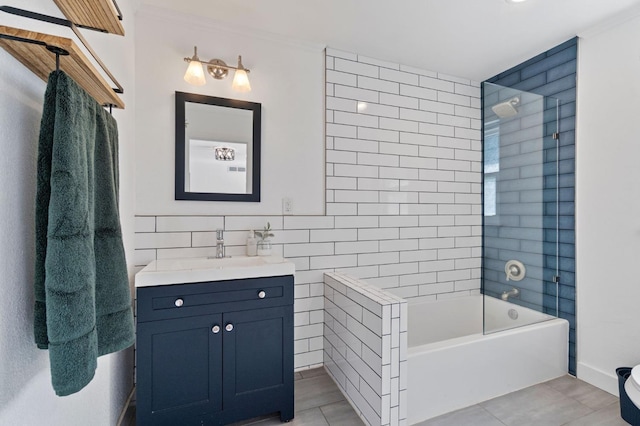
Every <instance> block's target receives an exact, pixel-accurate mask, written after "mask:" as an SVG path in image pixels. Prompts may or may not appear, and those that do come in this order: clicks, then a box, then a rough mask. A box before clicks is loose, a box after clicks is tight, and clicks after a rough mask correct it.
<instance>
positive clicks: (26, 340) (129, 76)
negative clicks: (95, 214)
mask: <svg viewBox="0 0 640 426" xmlns="http://www.w3.org/2000/svg"><path fill="white" fill-rule="evenodd" d="M5 4H10V5H12V6H16V7H22V8H24V7H27V8H28V9H30V10H33V11H37V12H40V13H45V14H50V15H56V16H61V14H60V12H59V11H58V10H57V8H56V6H55V5H54V3H53V2H50V1H48V0H37V1H30V2H29V5H28V6H25V5H24V2H21V1H9V2H5ZM120 7H121V8H122V10H123V13H124V15H125V21H124V24H125V28H126V31H127V37H125V38H121V37H118V36H114V35H103V34H97V33H96V34H89V33H87V32H85V35H86V37H87V38H88V39H89V40H90V43H91V45H92V47H93V48H94V49H95V50H96V51H97V52H98V53H99V54H100V56H101V58H102V59H103V61H104V62H105V63H106V64H107V66H108V67H109V69H110V70H111V72H112V73H113V74H114V75H115V76H116V78H118V80H119V81H120V83H121V84H122V85H123V86H124V88H125V94H124V96H123V99H124V102H125V103H126V104H127V106H128V108H127V109H126V110H124V111H114V116H115V117H116V119H117V120H118V124H119V133H120V187H121V191H120V212H121V219H122V228H123V235H124V240H125V250H126V252H127V257H128V259H130V258H131V256H130V254H131V253H132V243H133V241H132V235H133V196H134V192H133V186H134V185H133V163H134V159H133V126H134V117H133V113H134V108H133V102H134V97H133V95H134V91H133V26H132V24H133V19H132V18H133V10H132V7H131V6H130V5H129V4H128V3H127V2H121V4H120ZM127 18H128V19H127ZM2 23H3V25H9V26H15V27H18V28H24V29H29V30H35V31H40V32H46V33H50V34H57V35H62V36H65V37H70V38H73V35H72V33H71V31H69V30H68V29H65V28H63V27H56V26H53V25H50V24H44V23H39V22H36V21H32V20H27V19H24V18H18V17H13V16H10V15H7V14H3V22H2ZM62 60H63V61H64V59H62ZM0 64H2V66H0V87H2V90H0V149H1V150H2V152H3V155H2V156H0V187H1V188H2V191H0V206H1V208H0V271H2V292H3V295H4V297H2V298H1V299H0V382H2V384H1V385H0V424H3V425H36V424H46V425H52V426H56V425H65V426H66V425H74V426H75V425H88V424H91V425H105V426H107V425H108V426H112V425H114V424H116V422H117V420H118V416H119V414H120V412H121V409H122V408H123V406H124V404H125V402H126V399H127V396H128V394H129V392H130V390H131V388H132V380H133V376H132V363H133V357H132V351H131V350H128V351H121V352H119V353H117V354H113V355H107V356H104V357H101V358H99V360H98V370H97V371H96V376H95V378H94V379H93V381H92V382H91V383H90V384H89V385H88V386H87V387H86V388H85V389H83V390H82V391H80V392H79V393H76V394H74V395H71V396H68V397H62V398H61V397H58V396H56V395H55V393H54V391H53V388H52V386H51V377H50V369H49V358H48V352H47V351H43V350H40V349H37V348H36V346H35V343H34V338H33V303H34V297H33V269H34V262H35V260H34V249H35V247H34V240H35V236H34V208H35V187H36V157H37V145H38V133H39V129H40V118H41V115H42V104H43V97H44V90H45V83H44V82H43V81H42V80H40V79H39V78H38V77H36V76H35V75H34V74H32V73H31V72H30V71H28V70H27V68H25V67H24V66H23V65H21V64H20V63H19V62H17V61H16V60H15V59H13V57H12V56H10V55H9V54H8V53H6V52H5V51H4V50H0ZM129 263H131V262H129Z"/></svg>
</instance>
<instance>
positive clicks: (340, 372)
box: [324, 273, 408, 426]
mask: <svg viewBox="0 0 640 426" xmlns="http://www.w3.org/2000/svg"><path fill="white" fill-rule="evenodd" d="M324 284H325V285H324V306H325V308H324V365H325V368H326V369H327V371H328V372H329V374H330V375H331V376H332V377H333V379H334V380H335V382H336V383H337V384H338V386H339V387H340V388H341V390H342V392H343V393H344V395H345V396H346V397H347V398H348V399H349V401H350V402H351V404H352V405H353V407H354V408H355V409H356V411H357V412H358V414H359V415H360V417H361V418H362V420H363V421H364V422H365V423H366V424H369V425H372V426H373V425H391V426H397V425H402V424H406V423H407V316H408V312H407V302H406V301H405V300H403V299H402V298H400V297H397V296H394V295H392V294H390V293H388V292H386V291H384V290H381V289H379V288H377V287H374V286H371V285H369V284H366V283H365V282H363V281H361V280H357V279H354V278H351V277H349V276H347V275H344V274H340V273H328V274H325V276H324Z"/></svg>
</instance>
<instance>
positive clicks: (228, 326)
mask: <svg viewBox="0 0 640 426" xmlns="http://www.w3.org/2000/svg"><path fill="white" fill-rule="evenodd" d="M224 329H225V330H227V331H231V330H233V324H227V325H226V326H225V327H224Z"/></svg>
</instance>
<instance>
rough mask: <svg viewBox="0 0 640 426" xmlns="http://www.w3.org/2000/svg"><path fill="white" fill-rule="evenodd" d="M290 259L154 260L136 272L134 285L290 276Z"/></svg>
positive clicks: (273, 257) (238, 257)
mask: <svg viewBox="0 0 640 426" xmlns="http://www.w3.org/2000/svg"><path fill="white" fill-rule="evenodd" d="M294 272H295V265H294V264H293V262H291V261H289V260H287V259H284V258H282V257H280V256H253V257H247V256H234V257H225V258H223V259H215V258H207V257H195V258H183V259H160V260H154V261H152V262H151V263H150V264H148V265H147V266H145V267H144V268H143V269H142V270H141V271H140V272H138V273H137V274H136V279H135V286H136V287H148V286H156V285H167V284H182V283H195V282H206V281H224V280H239V279H245V278H259V277H275V276H282V275H293V274H294Z"/></svg>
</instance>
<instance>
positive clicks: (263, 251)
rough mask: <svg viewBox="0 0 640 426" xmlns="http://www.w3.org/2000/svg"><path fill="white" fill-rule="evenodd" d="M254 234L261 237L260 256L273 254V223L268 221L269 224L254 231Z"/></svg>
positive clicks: (259, 244)
mask: <svg viewBox="0 0 640 426" xmlns="http://www.w3.org/2000/svg"><path fill="white" fill-rule="evenodd" d="M254 234H255V235H256V236H257V237H258V238H260V240H259V241H258V256H271V241H270V240H269V238H271V237H273V233H272V232H271V224H270V223H269V222H267V226H265V227H264V229H263V230H262V231H254Z"/></svg>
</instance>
